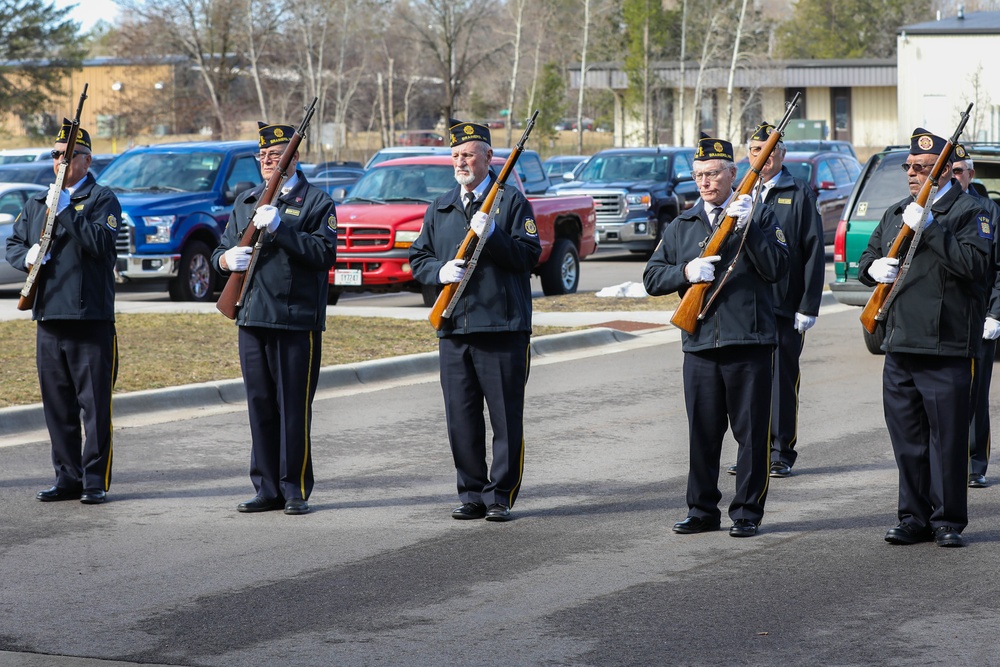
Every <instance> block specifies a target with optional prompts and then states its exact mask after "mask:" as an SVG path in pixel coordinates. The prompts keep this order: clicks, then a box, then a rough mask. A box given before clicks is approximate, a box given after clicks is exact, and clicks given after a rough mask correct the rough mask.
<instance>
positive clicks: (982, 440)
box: [951, 144, 1000, 489]
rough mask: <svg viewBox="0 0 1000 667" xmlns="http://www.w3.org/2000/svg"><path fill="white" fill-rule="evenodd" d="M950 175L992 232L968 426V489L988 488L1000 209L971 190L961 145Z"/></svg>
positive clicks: (999, 324) (999, 295) (998, 329)
mask: <svg viewBox="0 0 1000 667" xmlns="http://www.w3.org/2000/svg"><path fill="white" fill-rule="evenodd" d="M951 172H952V174H954V175H955V180H956V181H958V184H959V186H960V187H961V188H962V191H963V192H965V193H966V194H969V195H971V196H973V197H975V198H976V203H977V204H979V206H980V207H981V208H982V209H983V212H984V213H985V214H986V215H988V216H989V218H990V225H991V227H992V229H993V264H992V265H991V266H990V271H989V275H988V277H987V280H986V284H987V285H989V286H990V296H989V301H988V302H987V306H986V321H985V322H984V323H983V343H982V347H980V348H979V354H977V355H976V368H975V370H974V371H973V374H972V397H973V398H972V401H973V404H972V419H971V420H970V422H969V488H970V489H982V488H985V487H986V468H987V466H988V465H989V462H990V444H991V436H990V384H991V381H992V379H993V362H994V360H995V358H996V350H997V338H998V337H1000V245H998V244H997V238H996V229H997V220H1000V206H997V205H996V204H994V203H993V200H992V199H990V198H989V197H983V196H982V195H980V194H979V193H978V192H977V191H976V189H975V188H972V187H969V186H970V184H971V183H972V179H973V178H975V176H976V168H975V165H974V164H973V162H972V158H971V157H969V154H968V153H967V152H966V151H965V147H964V146H962V145H961V144H958V145H957V146H955V161H954V162H953V163H952V166H951Z"/></svg>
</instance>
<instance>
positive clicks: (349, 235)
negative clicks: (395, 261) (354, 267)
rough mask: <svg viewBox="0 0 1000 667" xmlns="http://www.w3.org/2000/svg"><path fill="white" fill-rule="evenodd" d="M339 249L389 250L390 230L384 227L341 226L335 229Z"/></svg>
mask: <svg viewBox="0 0 1000 667" xmlns="http://www.w3.org/2000/svg"><path fill="white" fill-rule="evenodd" d="M337 248H338V249H340V250H346V251H347V252H350V251H351V250H390V249H391V248H392V231H391V230H389V229H388V228H385V227H341V228H340V229H338V230H337Z"/></svg>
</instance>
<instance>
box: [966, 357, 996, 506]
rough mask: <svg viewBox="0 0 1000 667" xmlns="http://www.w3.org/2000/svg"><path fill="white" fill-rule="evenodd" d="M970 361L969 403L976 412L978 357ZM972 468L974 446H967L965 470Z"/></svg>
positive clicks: (971, 427)
mask: <svg viewBox="0 0 1000 667" xmlns="http://www.w3.org/2000/svg"><path fill="white" fill-rule="evenodd" d="M969 361H970V362H971V364H972V377H971V378H970V379H969V405H971V406H972V410H973V413H975V409H976V397H975V396H974V395H973V394H972V388H973V387H975V386H976V358H975V357H972V358H971V359H969ZM972 429H973V424H972V421H971V420H970V421H969V434H970V435H971V434H972ZM966 440H968V438H966ZM986 442H989V438H988V437H987V439H986ZM989 452H990V450H989V445H987V448H986V454H987V456H989ZM986 460H987V461H989V458H987V459H986ZM971 470H972V448H971V447H966V448H965V471H966V472H969V471H971ZM966 495H968V484H967V485H966Z"/></svg>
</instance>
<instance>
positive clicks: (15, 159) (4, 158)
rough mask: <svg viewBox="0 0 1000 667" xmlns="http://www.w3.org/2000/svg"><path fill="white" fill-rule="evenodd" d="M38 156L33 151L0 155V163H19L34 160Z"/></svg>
mask: <svg viewBox="0 0 1000 667" xmlns="http://www.w3.org/2000/svg"><path fill="white" fill-rule="evenodd" d="M37 159H38V156H37V155H36V154H34V153H32V154H30V155H0V164H20V163H21V162H35V161H36V160H37Z"/></svg>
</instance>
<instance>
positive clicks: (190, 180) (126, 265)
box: [98, 141, 261, 301]
mask: <svg viewBox="0 0 1000 667" xmlns="http://www.w3.org/2000/svg"><path fill="white" fill-rule="evenodd" d="M256 155H257V142H255V141H229V142H190V143H176V144H159V145H155V146H141V147H138V148H133V149H131V150H129V151H128V152H126V153H123V154H122V155H121V156H119V157H118V158H117V159H115V161H114V162H112V163H111V164H110V165H109V166H108V167H107V168H106V169H105V170H104V171H103V172H102V173H101V175H100V176H99V177H98V182H99V183H101V184H102V185H106V186H108V187H109V188H111V189H112V190H114V192H115V194H116V195H118V200H119V201H120V202H121V205H122V223H123V224H122V226H121V228H120V232H119V235H118V264H117V267H116V273H117V278H118V280H119V281H120V282H132V281H143V280H166V281H168V282H167V286H168V290H169V293H170V298H171V299H172V300H174V301H210V300H211V299H212V298H213V296H214V293H215V291H216V289H217V288H218V287H220V286H221V278H220V276H219V275H218V273H217V272H216V271H215V270H214V269H213V268H212V263H211V257H212V251H213V250H215V248H216V246H217V245H218V243H219V239H220V238H221V237H222V232H223V231H224V230H225V228H226V223H227V222H228V220H229V214H230V212H231V211H232V210H233V201H234V200H235V199H236V195H238V194H239V193H240V192H243V191H244V190H247V189H249V188H251V187H253V186H255V185H257V184H258V183H260V182H261V176H260V169H259V168H258V165H257V160H256Z"/></svg>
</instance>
